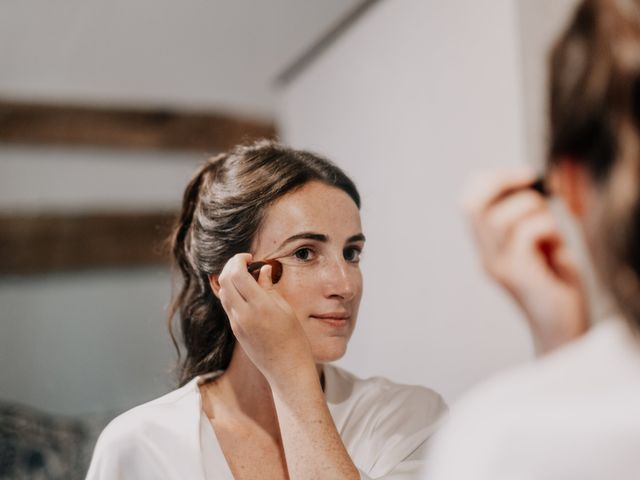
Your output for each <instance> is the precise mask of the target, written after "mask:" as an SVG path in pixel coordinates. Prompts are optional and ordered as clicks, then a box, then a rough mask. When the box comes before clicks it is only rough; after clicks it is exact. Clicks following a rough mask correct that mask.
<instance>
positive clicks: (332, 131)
mask: <svg viewBox="0 0 640 480" xmlns="http://www.w3.org/2000/svg"><path fill="white" fill-rule="evenodd" d="M530 3H531V4H532V3H534V2H530ZM517 7H518V6H517V5H516V3H515V2H513V1H509V0H493V1H490V2H478V1H476V0H448V1H442V0H394V1H386V2H381V3H380V4H379V5H377V6H376V7H375V8H374V9H373V10H372V11H370V12H369V13H368V14H367V15H366V16H365V17H364V18H363V19H361V21H360V22H359V23H358V24H357V25H355V27H353V28H352V29H351V30H350V31H349V32H347V33H346V34H345V35H344V36H343V37H342V38H341V39H340V41H339V43H338V44H337V45H335V46H334V47H333V48H332V49H330V50H329V51H327V52H325V54H324V55H323V56H322V57H321V58H319V59H318V60H317V61H316V62H315V63H314V64H313V65H311V66H310V67H309V68H308V69H307V70H305V71H304V72H303V73H302V74H301V75H300V76H299V77H297V78H296V79H294V80H293V81H292V82H291V83H290V84H288V85H286V86H285V87H283V88H282V91H281V97H280V116H279V118H280V122H281V125H282V130H283V136H284V138H285V139H286V140H287V141H288V142H290V143H292V144H293V145H295V146H298V147H304V148H309V149H313V150H317V151H320V152H323V153H325V154H327V155H328V156H329V157H330V158H333V159H334V160H335V161H336V162H337V163H338V164H339V165H341V166H343V167H344V168H345V169H346V170H347V172H348V173H350V174H351V175H352V176H353V177H354V178H355V180H356V182H357V184H358V186H359V187H360V189H361V193H362V194H363V204H364V207H363V211H362V215H363V222H364V228H365V234H366V235H367V238H368V241H367V248H366V253H365V259H364V261H363V266H362V268H363V270H364V275H365V295H364V299H363V306H362V309H361V314H360V319H359V327H358V329H357V331H356V334H355V336H354V339H353V340H352V344H351V346H350V351H349V353H348V354H347V356H346V357H345V358H344V359H343V360H342V361H341V363H342V364H343V365H344V366H346V367H347V368H350V369H352V370H353V371H355V372H356V373H358V374H360V375H363V376H368V375H375V374H382V375H386V376H389V377H391V378H393V379H396V380H398V381H403V382H410V383H419V384H425V385H429V386H431V387H433V388H435V389H436V390H438V391H440V392H442V393H443V394H444V395H445V397H446V398H447V399H448V400H450V401H452V400H454V399H455V398H456V397H457V396H458V395H459V394H460V393H461V392H462V391H464V390H466V389H467V388H468V387H469V386H470V385H472V384H474V383H476V382H477V381H479V380H480V379H482V378H484V377H486V376H487V375H489V374H490V373H491V372H494V371H496V370H497V369H499V368H501V367H504V366H507V365H511V364H514V363H517V362H522V361H525V360H527V359H529V358H531V354H532V346H531V342H530V339H529V336H528V333H527V331H526V328H525V326H524V322H523V320H522V319H521V318H520V316H519V315H518V313H517V311H516V309H515V308H514V306H513V305H512V304H511V303H510V301H509V300H508V299H507V298H506V297H505V296H504V295H503V294H502V292H500V291H498V290H497V288H496V287H494V286H493V285H492V284H491V283H489V282H488V281H487V280H486V278H485V277H484V275H483V273H482V272H481V271H480V268H479V266H478V264H477V261H476V257H475V255H474V251H473V247H472V244H471V242H470V238H469V232H468V231H467V230H466V227H465V225H464V223H463V219H462V215H461V212H460V210H459V208H458V200H459V194H460V191H461V186H462V183H463V180H464V179H465V177H466V176H467V175H469V174H470V173H471V172H472V171H476V170H480V169H482V168H484V167H487V166H504V165H518V164H522V163H524V162H525V161H526V158H527V157H528V145H527V139H528V138H530V136H531V134H530V133H529V131H528V130H527V129H528V128H529V124H527V123H525V111H524V106H525V101H524V97H523V83H522V82H523V79H522V65H523V60H522V58H521V55H522V44H523V42H526V39H523V38H522V37H521V24H522V22H529V18H524V19H521V18H520V16H521V15H524V13H523V11H522V10H521V9H519V8H517ZM531 8H533V7H531ZM532 20H533V21H534V22H535V23H534V24H533V25H531V26H530V31H529V32H528V35H529V36H534V35H535V34H536V32H537V33H539V34H540V35H541V36H542V37H544V36H545V35H548V32H547V33H545V32H546V30H545V32H541V31H540V30H536V29H538V28H539V27H540V24H541V23H544V21H546V17H545V16H544V15H542V14H540V15H538V16H536V17H535V18H534V19H532ZM538 68H540V66H539V65H538ZM531 138H532V137H531Z"/></svg>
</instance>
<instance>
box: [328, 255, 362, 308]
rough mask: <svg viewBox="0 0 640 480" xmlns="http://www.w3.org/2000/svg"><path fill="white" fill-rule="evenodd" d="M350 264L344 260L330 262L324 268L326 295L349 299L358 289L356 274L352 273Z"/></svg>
mask: <svg viewBox="0 0 640 480" xmlns="http://www.w3.org/2000/svg"><path fill="white" fill-rule="evenodd" d="M352 269H353V266H352V265H349V264H347V263H346V262H345V261H344V260H337V261H333V262H331V264H330V265H327V266H326V269H325V292H326V296H327V297H340V298H341V299H342V300H347V301H348V300H351V299H353V297H354V296H355V295H356V292H357V289H358V285H357V283H358V279H357V278H356V277H357V275H354V272H352V271H351V270H352Z"/></svg>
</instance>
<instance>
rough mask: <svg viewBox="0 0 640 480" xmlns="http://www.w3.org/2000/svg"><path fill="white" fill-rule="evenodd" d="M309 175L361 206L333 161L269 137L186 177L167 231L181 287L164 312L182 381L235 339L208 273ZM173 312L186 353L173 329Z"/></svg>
mask: <svg viewBox="0 0 640 480" xmlns="http://www.w3.org/2000/svg"><path fill="white" fill-rule="evenodd" d="M311 181H319V182H322V183H325V184H327V185H330V186H333V187H336V188H339V189H341V190H343V191H344V192H346V193H347V194H348V195H349V196H350V197H351V198H352V199H353V201H354V202H355V204H356V205H357V206H358V208H360V196H359V194H358V191H357V189H356V187H355V185H354V183H353V182H352V181H351V179H350V178H349V177H347V176H346V175H345V174H344V172H342V170H340V169H339V168H338V167H336V166H335V165H334V164H333V163H331V162H330V161H328V160H326V159H324V158H322V157H320V156H318V155H315V154H313V153H310V152H307V151H302V150H294V149H291V148H287V147H285V146H283V145H280V144H278V143H275V142H271V141H266V140H263V141H259V142H257V143H254V144H251V145H241V146H238V147H236V148H234V149H233V150H231V151H229V152H227V153H223V154H220V155H218V156H216V157H214V158H211V159H210V160H209V161H207V162H206V163H205V164H204V165H203V166H202V167H201V168H200V169H199V170H198V171H197V172H196V173H195V175H194V177H193V178H192V179H191V182H190V183H189V185H188V186H187V188H186V190H185V192H184V198H183V204H182V211H181V213H180V217H179V219H178V222H177V225H176V227H175V229H174V231H173V233H172V236H171V248H172V254H173V260H174V263H175V266H177V268H178V269H179V271H180V273H181V276H182V285H181V289H180V291H179V293H178V295H177V296H176V298H175V299H174V301H173V302H172V304H171V306H170V307H169V312H168V323H169V332H170V334H171V337H172V339H173V341H174V344H175V345H176V348H177V349H178V354H179V358H178V372H177V373H178V377H179V383H180V385H183V384H184V383H186V382H188V381H189V380H190V379H191V378H193V377H195V376H197V375H201V374H204V373H207V372H212V371H216V370H223V369H225V368H226V367H227V366H228V364H229V362H230V360H231V354H232V352H233V348H234V346H235V337H234V336H233V332H232V331H231V327H230V325H229V320H228V318H227V315H226V313H225V312H224V310H223V308H222V305H221V303H220V301H219V300H218V298H217V297H216V296H215V295H214V294H213V292H212V290H211V287H210V285H209V276H210V275H219V274H220V272H221V271H222V268H223V267H224V265H225V264H226V262H227V261H228V260H229V259H230V258H231V257H233V256H234V255H235V254H237V253H242V252H251V247H252V243H253V241H254V239H255V237H256V235H257V234H258V232H259V230H260V227H261V223H262V220H263V218H264V217H265V212H266V209H267V208H268V207H269V206H270V205H271V204H272V203H273V202H275V201H276V200H278V199H279V198H280V197H282V196H283V195H285V194H287V193H290V192H292V191H294V190H296V189H298V188H300V187H302V186H303V185H305V184H306V183H308V182H311ZM176 313H178V314H179V319H180V322H179V323H180V334H181V336H182V342H181V343H182V344H183V346H184V349H185V355H184V357H182V356H181V355H180V348H179V346H178V343H177V341H176V337H175V335H174V333H173V322H174V316H175V314H176Z"/></svg>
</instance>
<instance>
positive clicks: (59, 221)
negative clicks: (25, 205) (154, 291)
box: [0, 212, 176, 275]
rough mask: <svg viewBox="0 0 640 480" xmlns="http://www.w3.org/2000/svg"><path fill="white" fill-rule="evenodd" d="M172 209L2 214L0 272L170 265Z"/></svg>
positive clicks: (5, 273)
mask: <svg viewBox="0 0 640 480" xmlns="http://www.w3.org/2000/svg"><path fill="white" fill-rule="evenodd" d="M175 218H176V214H175V213H174V212H153V213H86V214H51V213H47V214H42V215H36V214H33V215H18V214H3V215H0V274H1V275H8V274H18V275H23V274H38V273H53V272H55V273H58V272H73V271H82V270H97V269H111V268H113V269H115V268H131V267H149V266H167V265H168V264H169V256H168V247H167V243H166V240H167V238H168V236H169V233H170V231H171V227H172V225H173V222H174V220H175Z"/></svg>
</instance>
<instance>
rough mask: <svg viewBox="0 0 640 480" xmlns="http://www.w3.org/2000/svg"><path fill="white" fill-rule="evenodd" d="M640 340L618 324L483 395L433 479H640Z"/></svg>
mask: <svg viewBox="0 0 640 480" xmlns="http://www.w3.org/2000/svg"><path fill="white" fill-rule="evenodd" d="M639 447H640V341H639V339H638V338H636V336H634V335H633V334H632V333H631V332H630V329H629V328H628V326H627V325H626V324H625V323H624V322H623V321H622V320H619V319H615V318H612V319H609V320H606V321H604V322H603V323H602V324H599V325H597V326H595V327H593V328H592V330H591V331H590V332H589V333H587V334H586V335H584V336H583V337H582V338H581V339H579V340H576V341H574V342H572V343H571V344H569V345H567V346H565V347H563V348H561V349H559V350H557V351H556V352H553V353H551V354H548V355H545V356H544V357H542V358H541V359H539V360H537V361H535V362H533V363H530V364H528V365H525V366H522V367H519V368H516V369H514V370H512V371H509V372H506V373H504V374H501V375H499V376H497V377H495V378H494V379H492V380H490V381H487V382H485V383H483V384H482V385H480V386H478V387H477V388H476V389H475V390H474V391H473V392H472V393H470V394H468V395H467V396H466V397H465V398H464V399H463V400H461V401H460V402H459V403H458V404H456V405H454V407H453V408H452V414H451V421H450V422H448V424H447V425H445V426H444V428H443V429H442V431H441V432H440V433H439V434H438V439H437V441H435V442H434V445H433V449H432V452H431V454H432V455H431V458H430V465H429V467H430V469H429V471H428V472H426V473H425V477H424V478H425V479H427V478H435V479H438V480H461V479H474V480H573V479H576V480H578V479H579V480H637V479H640V450H639Z"/></svg>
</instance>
